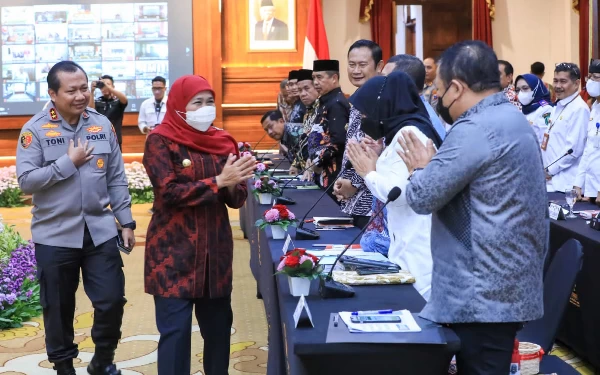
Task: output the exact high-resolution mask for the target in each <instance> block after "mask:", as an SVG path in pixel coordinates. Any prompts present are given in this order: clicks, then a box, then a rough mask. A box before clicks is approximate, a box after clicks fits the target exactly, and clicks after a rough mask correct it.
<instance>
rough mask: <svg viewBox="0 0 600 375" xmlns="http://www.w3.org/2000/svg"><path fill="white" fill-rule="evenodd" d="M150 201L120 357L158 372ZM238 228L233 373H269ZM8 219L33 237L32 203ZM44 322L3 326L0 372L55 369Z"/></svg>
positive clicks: (198, 361) (128, 365)
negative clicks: (148, 284)
mask: <svg viewBox="0 0 600 375" xmlns="http://www.w3.org/2000/svg"><path fill="white" fill-rule="evenodd" d="M149 209H150V205H147V204H146V205H135V206H134V208H133V212H134V217H135V219H136V220H137V223H138V230H137V231H136V237H137V246H136V247H135V249H134V251H133V252H132V253H131V255H129V256H123V260H124V262H125V275H126V297H127V300H128V303H127V305H126V306H125V316H124V318H123V329H122V331H123V338H122V340H121V344H120V345H119V348H118V350H117V354H116V361H117V365H118V367H119V368H120V369H122V372H123V375H134V374H135V375H139V374H144V375H151V374H156V348H157V344H158V332H157V330H156V325H155V322H154V303H153V301H152V298H151V297H150V296H149V295H147V294H145V293H144V286H143V258H144V241H145V237H146V228H147V226H148V223H149V221H150V214H149V213H148V210H149ZM229 214H230V219H231V224H232V227H233V230H234V252H235V256H234V264H233V270H234V273H233V296H232V305H233V314H234V318H233V329H232V332H231V361H230V369H229V373H230V374H231V375H241V374H266V363H267V324H266V319H265V314H264V308H263V305H262V301H260V300H257V299H256V282H255V281H254V278H253V277H252V274H251V273H250V268H249V266H248V264H249V260H250V254H249V251H250V249H249V246H248V242H247V241H246V240H244V238H243V236H242V232H241V231H240V228H239V213H238V211H237V210H230V212H229ZM0 215H2V217H3V218H4V220H3V221H4V222H5V224H8V225H14V226H15V227H16V229H17V230H18V231H19V233H21V235H22V236H23V237H24V238H31V233H30V230H29V226H30V222H31V220H30V218H31V214H30V208H29V207H23V208H15V209H0ZM92 311H93V310H92V306H91V304H90V302H89V300H88V299H87V296H86V295H85V293H84V291H83V288H79V290H78V292H77V311H76V312H75V335H76V338H75V340H76V341H77V342H78V344H79V349H80V355H79V360H78V361H77V362H78V363H77V364H76V366H78V370H77V374H78V375H83V374H87V372H86V371H85V366H87V363H88V361H89V360H90V359H91V358H92V354H93V352H94V343H93V342H92V339H91V337H90V331H91V327H92V318H93V315H92ZM43 328H44V327H43V322H42V320H41V318H37V319H34V320H33V321H31V322H29V323H28V324H27V325H26V326H25V327H23V328H19V329H14V330H7V331H0V374H3V375H22V374H24V375H52V374H55V372H54V371H52V370H51V366H50V364H49V363H48V361H47V360H46V352H45V344H44V331H43ZM191 331H192V332H193V333H192V374H194V375H200V374H203V372H202V347H203V342H202V338H201V337H200V333H199V332H198V326H197V325H196V324H195V322H194V325H193V326H192V327H191ZM552 354H554V355H558V356H559V357H561V358H562V359H564V360H566V361H567V362H568V363H570V364H571V365H572V366H573V367H575V368H576V369H577V370H578V371H579V372H580V373H581V374H584V375H594V374H595V372H594V370H593V368H592V367H591V366H590V365H589V364H588V363H586V362H584V361H582V360H581V359H579V358H577V357H576V356H575V355H574V354H573V353H572V352H570V351H569V350H568V349H567V348H564V347H559V346H556V347H555V349H554V351H553V353H552Z"/></svg>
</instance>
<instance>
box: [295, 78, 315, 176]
mask: <svg viewBox="0 0 600 375" xmlns="http://www.w3.org/2000/svg"><path fill="white" fill-rule="evenodd" d="M312 73H313V71H312V70H310V69H300V70H299V71H298V94H299V95H300V100H301V101H302V104H304V106H305V108H306V113H305V114H304V118H303V121H302V134H301V135H300V143H299V144H298V152H297V153H296V158H295V159H294V161H293V162H292V166H291V168H290V174H298V173H300V171H302V170H304V168H305V164H306V161H307V160H308V133H310V130H311V129H312V124H313V122H314V120H315V116H316V114H317V108H318V107H319V100H318V97H319V93H318V92H317V90H316V89H315V86H314V84H313V79H312ZM310 172H312V171H310ZM310 172H308V174H310V175H311V176H312V173H310ZM306 177H307V179H308V178H309V177H310V176H308V175H307V176H306Z"/></svg>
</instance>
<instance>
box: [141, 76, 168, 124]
mask: <svg viewBox="0 0 600 375" xmlns="http://www.w3.org/2000/svg"><path fill="white" fill-rule="evenodd" d="M166 92H167V80H166V79H164V78H163V77H161V76H157V77H154V79H152V94H153V95H154V97H153V98H149V99H146V100H145V101H144V102H143V103H142V106H141V107H140V114H139V117H138V127H139V128H140V131H141V132H142V133H143V134H148V133H150V132H151V131H152V130H154V128H155V127H157V126H158V125H160V123H161V122H162V121H163V119H164V118H165V113H166V112H167V95H166Z"/></svg>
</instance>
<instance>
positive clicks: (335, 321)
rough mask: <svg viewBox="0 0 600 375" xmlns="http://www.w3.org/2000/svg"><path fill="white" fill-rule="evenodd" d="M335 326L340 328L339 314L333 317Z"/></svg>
mask: <svg viewBox="0 0 600 375" xmlns="http://www.w3.org/2000/svg"><path fill="white" fill-rule="evenodd" d="M333 326H334V327H337V326H338V314H335V315H334V316H333Z"/></svg>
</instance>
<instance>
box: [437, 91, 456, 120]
mask: <svg viewBox="0 0 600 375" xmlns="http://www.w3.org/2000/svg"><path fill="white" fill-rule="evenodd" d="M449 88H450V86H448V88H447V89H446V92H444V95H442V97H441V98H439V100H438V102H437V105H436V106H435V110H436V112H437V113H438V114H439V115H440V116H441V117H442V120H444V122H445V123H446V124H448V125H452V124H453V123H454V120H453V119H452V116H450V107H452V105H453V104H454V102H455V101H456V99H454V100H453V101H452V103H450V105H449V106H448V107H444V96H446V93H447V92H448V89H449Z"/></svg>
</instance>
